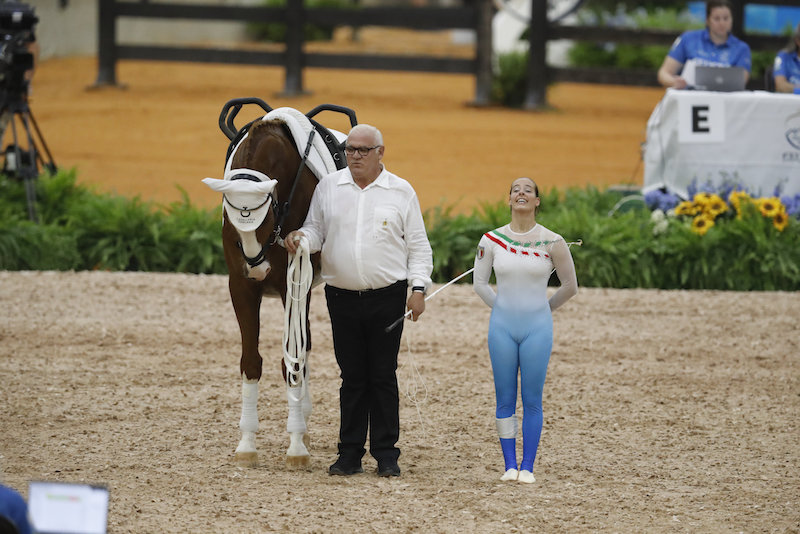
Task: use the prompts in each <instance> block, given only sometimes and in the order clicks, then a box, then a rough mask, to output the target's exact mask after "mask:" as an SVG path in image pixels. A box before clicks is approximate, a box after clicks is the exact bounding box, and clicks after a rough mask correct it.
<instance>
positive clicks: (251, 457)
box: [236, 452, 258, 467]
mask: <svg viewBox="0 0 800 534" xmlns="http://www.w3.org/2000/svg"><path fill="white" fill-rule="evenodd" d="M236 464H237V465H239V466H240V467H258V453H257V452H237V453H236Z"/></svg>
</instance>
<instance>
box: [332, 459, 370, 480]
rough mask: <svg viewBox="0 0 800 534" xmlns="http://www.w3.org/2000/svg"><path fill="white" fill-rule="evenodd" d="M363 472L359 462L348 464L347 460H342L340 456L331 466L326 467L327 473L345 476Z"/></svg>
mask: <svg viewBox="0 0 800 534" xmlns="http://www.w3.org/2000/svg"><path fill="white" fill-rule="evenodd" d="M363 472H364V468H363V467H361V462H358V463H357V464H349V463H347V462H344V461H342V459H341V458H339V459H338V460H336V463H334V464H333V465H332V466H330V467H329V468H328V474H329V475H338V476H345V477H346V476H350V475H355V474H356V473H363Z"/></svg>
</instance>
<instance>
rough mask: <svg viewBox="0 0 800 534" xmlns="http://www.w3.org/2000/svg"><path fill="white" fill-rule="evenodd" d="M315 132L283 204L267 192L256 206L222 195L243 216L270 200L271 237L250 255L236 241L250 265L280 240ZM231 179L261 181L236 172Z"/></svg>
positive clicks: (262, 259) (252, 265)
mask: <svg viewBox="0 0 800 534" xmlns="http://www.w3.org/2000/svg"><path fill="white" fill-rule="evenodd" d="M315 133H316V130H315V129H313V128H312V129H311V132H310V133H309V134H308V143H306V149H305V151H304V152H303V157H302V158H301V159H300V166H299V167H298V168H297V173H296V174H295V177H294V183H292V190H291V191H290V192H289V199H288V200H287V201H286V202H284V203H283V205H279V204H278V201H277V200H276V199H275V196H274V195H273V194H272V193H268V194H267V198H266V199H265V200H264V202H262V203H261V204H259V205H258V206H257V207H255V208H248V207H247V206H245V207H244V208H239V207H237V206H235V205H234V204H233V203H232V202H231V201H230V200H228V198H227V197H226V196H225V195H222V198H223V200H224V201H225V202H227V203H228V204H229V205H230V206H231V207H232V208H233V209H235V210H238V211H239V212H240V213H242V215H243V216H245V215H244V212H248V214H249V212H252V211H255V210H257V209H259V208H261V207H262V206H264V205H265V204H267V202H270V203H271V204H270V209H272V211H273V212H274V213H275V217H276V218H277V222H276V223H275V227H274V228H273V229H272V239H270V240H269V241H267V242H266V243H264V245H263V246H262V247H261V251H260V252H259V253H258V254H256V255H255V256H252V257H250V256H248V255H247V254H245V252H244V247H243V246H242V242H241V241H237V242H236V246H237V248H238V249H239V251H240V252H241V253H242V257H243V258H244V261H246V262H247V264H248V265H249V266H250V267H257V266H258V265H261V264H262V263H264V262H265V261H267V253H268V252H269V249H270V247H271V246H272V245H274V244H275V243H278V242H279V241H281V240H282V239H281V230H282V228H283V223H284V222H285V221H286V216H287V215H288V214H289V206H291V204H292V199H293V198H294V193H295V191H296V190H297V184H298V183H299V182H300V174H301V173H302V172H303V166H305V164H306V161H307V160H308V154H309V152H311V143H312V141H313V140H314V134H315ZM231 180H252V181H254V182H260V181H261V180H259V179H258V178H257V177H255V176H252V175H249V174H236V175H233V176H232V177H231Z"/></svg>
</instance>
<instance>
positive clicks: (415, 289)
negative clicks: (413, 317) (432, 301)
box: [411, 286, 427, 296]
mask: <svg viewBox="0 0 800 534" xmlns="http://www.w3.org/2000/svg"><path fill="white" fill-rule="evenodd" d="M415 291H419V292H420V293H422V295H423V296H425V294H426V293H427V291H425V286H414V287H412V288H411V292H412V293H413V292H415Z"/></svg>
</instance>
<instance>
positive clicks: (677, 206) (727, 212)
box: [645, 186, 800, 235]
mask: <svg viewBox="0 0 800 534" xmlns="http://www.w3.org/2000/svg"><path fill="white" fill-rule="evenodd" d="M690 192H692V193H693V195H692V197H691V200H680V199H678V198H676V197H674V196H671V197H669V198H668V197H666V196H664V195H663V194H662V193H659V192H653V194H648V195H650V197H649V198H648V195H645V201H646V202H647V203H648V205H649V206H651V209H654V210H662V211H664V212H666V214H667V215H674V216H675V217H678V218H682V219H690V220H691V228H692V231H693V232H695V233H696V234H698V235H705V234H706V232H708V231H709V229H711V228H712V227H713V226H714V225H715V224H716V223H717V222H718V221H719V220H720V219H726V218H727V219H732V218H736V219H744V218H747V217H751V216H761V217H764V218H766V219H770V220H771V221H772V225H773V226H774V227H775V229H777V230H778V231H780V232H783V230H784V229H785V228H786V227H787V226H788V225H789V221H790V219H792V218H793V215H794V216H795V217H798V218H800V202H797V201H798V200H800V195H796V197H798V198H795V197H783V198H781V197H779V196H777V193H776V194H775V195H774V196H770V197H753V196H751V195H750V193H748V192H747V191H745V190H743V189H740V188H737V187H731V186H727V187H723V188H721V189H720V190H719V192H714V191H713V189H711V188H710V187H709V188H706V190H705V191H696V189H695V191H690ZM673 199H674V200H673ZM787 206H788V208H787Z"/></svg>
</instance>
